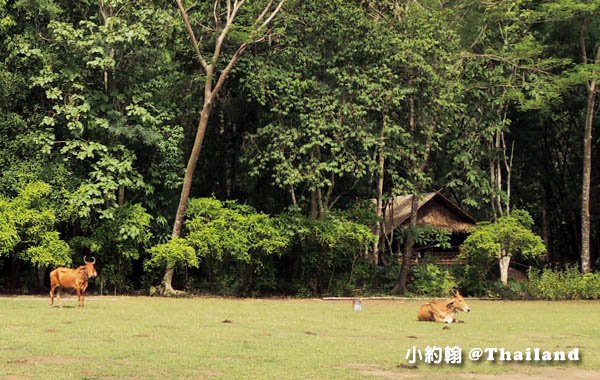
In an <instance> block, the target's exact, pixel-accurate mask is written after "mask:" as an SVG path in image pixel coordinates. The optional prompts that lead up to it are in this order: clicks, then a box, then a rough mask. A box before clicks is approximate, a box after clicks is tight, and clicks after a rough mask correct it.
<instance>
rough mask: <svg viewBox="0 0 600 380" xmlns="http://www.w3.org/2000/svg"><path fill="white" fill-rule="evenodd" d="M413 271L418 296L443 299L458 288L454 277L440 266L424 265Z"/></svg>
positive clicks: (414, 268)
mask: <svg viewBox="0 0 600 380" xmlns="http://www.w3.org/2000/svg"><path fill="white" fill-rule="evenodd" d="M412 270H413V275H414V278H415V279H414V283H413V286H414V289H415V293H417V294H420V295H424V296H432V297H443V296H446V295H447V294H448V293H450V291H451V290H452V289H455V288H456V285H457V284H456V280H455V279H454V276H453V275H452V274H451V273H450V272H449V271H448V270H447V269H444V268H442V267H441V266H439V265H435V264H422V265H417V266H416V267H413V268H412Z"/></svg>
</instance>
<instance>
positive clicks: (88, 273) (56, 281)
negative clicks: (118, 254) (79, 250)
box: [50, 256, 98, 307]
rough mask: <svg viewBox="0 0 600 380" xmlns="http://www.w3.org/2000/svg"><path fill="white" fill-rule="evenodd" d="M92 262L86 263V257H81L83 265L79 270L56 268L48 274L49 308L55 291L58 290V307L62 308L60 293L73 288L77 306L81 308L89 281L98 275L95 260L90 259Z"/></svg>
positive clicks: (52, 302)
mask: <svg viewBox="0 0 600 380" xmlns="http://www.w3.org/2000/svg"><path fill="white" fill-rule="evenodd" d="M92 260H93V261H87V260H86V257H85V256H83V262H84V263H85V265H82V266H80V267H79V268H75V269H71V268H64V267H60V268H56V269H55V270H53V271H52V272H50V306H52V304H54V295H55V294H56V289H57V288H59V289H58V306H60V307H62V300H61V299H60V292H61V291H62V289H63V288H73V289H75V290H76V291H77V304H78V306H81V307H83V297H84V296H85V290H86V289H87V287H88V283H89V281H88V280H89V279H90V278H94V277H96V276H97V275H98V273H97V272H96V267H94V264H96V259H95V258H94V257H92Z"/></svg>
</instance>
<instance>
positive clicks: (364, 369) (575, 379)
mask: <svg viewBox="0 0 600 380" xmlns="http://www.w3.org/2000/svg"><path fill="white" fill-rule="evenodd" d="M340 368H346V369H352V370H354V371H356V372H357V373H358V374H360V375H362V376H367V377H372V378H377V379H389V380H413V379H414V380H417V379H430V378H431V377H432V373H431V372H427V373H425V372H420V371H419V370H418V369H398V370H390V369H386V368H383V367H381V366H378V365H375V364H347V365H343V366H341V367H340ZM439 374H440V375H441V372H440V373H439ZM440 377H442V376H440ZM452 378H454V379H461V380H498V379H499V380H564V379H569V380H596V379H600V371H598V370H586V369H581V368H576V367H569V368H560V367H546V368H534V367H523V368H518V369H516V368H515V372H514V373H500V374H481V373H452Z"/></svg>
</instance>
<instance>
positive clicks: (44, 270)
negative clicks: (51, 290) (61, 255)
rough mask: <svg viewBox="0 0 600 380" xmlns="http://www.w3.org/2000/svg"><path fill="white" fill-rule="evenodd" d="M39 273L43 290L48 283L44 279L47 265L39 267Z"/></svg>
mask: <svg viewBox="0 0 600 380" xmlns="http://www.w3.org/2000/svg"><path fill="white" fill-rule="evenodd" d="M37 275H38V281H39V286H40V290H43V289H44V288H45V287H46V284H45V283H44V279H45V276H46V267H45V266H39V267H37Z"/></svg>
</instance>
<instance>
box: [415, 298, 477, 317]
mask: <svg viewBox="0 0 600 380" xmlns="http://www.w3.org/2000/svg"><path fill="white" fill-rule="evenodd" d="M453 294H454V298H452V299H451V300H447V301H431V302H429V303H426V304H425V305H423V306H421V308H420V309H419V312H418V313H417V318H418V319H419V321H429V322H442V323H462V322H463V321H460V320H458V319H456V318H455V315H456V313H458V312H459V311H466V312H470V311H471V308H469V305H467V303H466V302H465V299H464V298H463V297H462V296H461V295H460V293H459V292H458V291H454V292H453Z"/></svg>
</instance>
